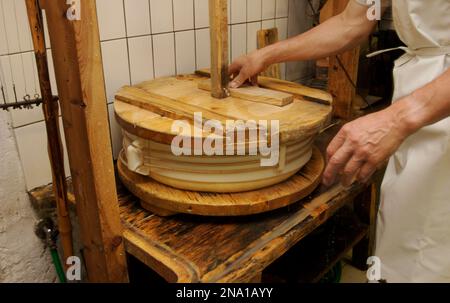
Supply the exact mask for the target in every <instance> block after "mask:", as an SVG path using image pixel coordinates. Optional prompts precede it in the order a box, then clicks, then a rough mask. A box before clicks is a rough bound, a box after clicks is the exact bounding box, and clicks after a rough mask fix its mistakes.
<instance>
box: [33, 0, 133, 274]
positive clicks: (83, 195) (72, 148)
mask: <svg viewBox="0 0 450 303" xmlns="http://www.w3.org/2000/svg"><path fill="white" fill-rule="evenodd" d="M41 4H42V7H43V9H44V10H45V12H46V16H47V23H48V28H49V35H50V40H51V46H52V53H53V61H54V66H55V74H56V82H57V85H58V91H59V96H60V100H61V111H62V118H63V124H64V131H65V134H66V136H65V137H66V142H67V147H68V155H69V162H70V170H71V173H72V180H73V187H74V194H75V198H76V201H77V203H76V206H77V213H78V220H79V223H80V233H81V240H82V243H83V247H84V249H83V253H84V259H85V262H86V267H87V274H88V279H89V281H91V282H126V281H127V280H128V276H127V268H126V259H125V250H124V244H123V238H122V225H121V222H120V218H119V204H118V199H117V193H116V186H115V178H114V166H113V159H112V152H111V143H110V133H109V123H108V112H107V104H106V94H105V90H104V76H103V68H102V57H101V51H100V40H99V32H98V23H97V13H96V6H95V0H80V9H81V20H79V21H77V20H75V21H69V20H68V19H67V18H66V11H67V10H68V8H69V6H68V5H67V4H66V0H41Z"/></svg>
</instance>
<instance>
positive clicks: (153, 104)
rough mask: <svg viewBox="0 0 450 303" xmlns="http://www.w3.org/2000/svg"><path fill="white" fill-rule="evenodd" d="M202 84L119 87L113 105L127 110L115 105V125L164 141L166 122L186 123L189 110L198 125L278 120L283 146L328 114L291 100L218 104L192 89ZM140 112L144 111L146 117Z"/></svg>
mask: <svg viewBox="0 0 450 303" xmlns="http://www.w3.org/2000/svg"><path fill="white" fill-rule="evenodd" d="M267 79H270V78H267ZM203 80H205V78H204V77H201V76H197V75H185V76H178V77H168V78H159V79H155V80H151V81H147V82H143V83H141V84H138V85H135V86H133V87H124V88H122V89H121V90H120V91H119V92H118V93H117V95H116V100H117V101H116V102H121V103H127V104H128V106H123V104H120V103H119V105H118V106H116V107H117V108H119V107H120V109H121V110H120V111H117V110H116V116H117V117H118V123H119V124H120V125H121V127H122V128H124V129H126V130H127V131H128V132H130V133H131V134H134V135H138V136H139V137H142V138H144V139H150V140H154V141H157V142H160V143H167V142H171V140H172V139H173V138H174V137H175V136H176V135H175V134H174V133H173V132H171V131H169V130H170V126H171V123H173V121H174V120H176V119H181V120H186V121H187V122H189V123H192V122H193V120H194V113H195V112H201V113H202V119H203V121H205V120H217V121H219V122H221V123H222V125H226V121H227V120H234V121H236V120H242V121H249V120H254V121H260V120H265V121H272V120H278V121H279V123H280V143H287V142H292V141H298V140H300V139H302V138H305V137H308V136H312V135H315V134H317V132H318V131H319V130H320V129H322V128H323V127H325V126H326V125H327V124H328V121H329V118H330V116H331V111H332V109H331V107H330V106H326V105H323V104H317V103H315V102H308V101H305V100H304V98H298V99H297V98H296V99H294V101H293V102H292V103H291V104H289V105H286V106H283V107H280V106H274V105H270V104H263V103H257V102H252V101H248V100H243V99H238V98H234V97H228V98H226V99H221V100H218V99H215V98H213V97H212V96H211V95H210V94H209V93H208V92H206V91H204V90H201V89H199V88H198V83H199V82H200V81H203ZM272 80H273V81H281V80H276V79H271V80H269V82H270V81H272ZM271 83H273V82H271ZM289 83H290V82H287V81H286V83H284V82H282V83H281V86H283V87H287V85H288V84H289ZM275 90H276V89H275ZM316 91H317V92H321V91H320V90H316ZM316 91H314V92H316ZM322 93H323V94H325V95H326V96H328V95H327V93H325V92H322ZM133 106H134V108H133ZM142 110H145V111H147V113H148V114H147V115H148V117H147V118H146V117H145V114H144V112H143V111H142ZM135 112H136V114H135ZM161 117H162V118H163V119H161ZM152 122H157V123H156V124H152ZM166 122H167V123H166Z"/></svg>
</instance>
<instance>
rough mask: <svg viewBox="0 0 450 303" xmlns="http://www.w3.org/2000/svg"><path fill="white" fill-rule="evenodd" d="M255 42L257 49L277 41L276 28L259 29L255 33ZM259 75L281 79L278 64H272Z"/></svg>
mask: <svg viewBox="0 0 450 303" xmlns="http://www.w3.org/2000/svg"><path fill="white" fill-rule="evenodd" d="M257 42H258V49H261V48H263V47H266V46H268V45H271V44H274V43H277V42H278V28H276V27H274V28H270V29H261V30H259V31H258V33H257ZM261 76H264V77H270V78H276V79H281V77H280V65H279V64H272V65H271V66H269V67H268V68H267V69H266V70H265V71H264V72H262V73H261Z"/></svg>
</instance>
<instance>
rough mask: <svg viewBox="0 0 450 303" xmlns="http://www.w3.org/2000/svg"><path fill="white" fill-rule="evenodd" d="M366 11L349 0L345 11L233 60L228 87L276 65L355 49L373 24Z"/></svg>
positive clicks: (374, 22)
mask: <svg viewBox="0 0 450 303" xmlns="http://www.w3.org/2000/svg"><path fill="white" fill-rule="evenodd" d="M367 9H368V7H367V6H364V5H361V4H358V3H356V2H355V1H354V0H351V1H350V2H349V4H348V5H347V7H346V9H345V10H344V12H342V13H341V14H339V15H337V16H334V17H332V18H330V19H328V20H327V21H326V22H324V23H322V24H320V25H319V26H317V27H315V28H313V29H311V30H309V31H307V32H305V33H303V34H301V35H298V36H296V37H293V38H290V39H287V40H283V41H280V42H278V43H275V44H272V45H269V46H267V47H265V48H263V49H260V50H256V51H254V52H252V53H251V54H249V55H246V56H242V57H240V58H238V59H236V60H235V61H234V62H233V63H232V64H231V66H230V68H229V71H230V74H233V75H235V77H234V80H233V81H232V82H231V84H230V87H232V88H234V87H239V86H240V85H242V84H243V83H244V82H245V81H247V80H248V79H250V78H253V80H254V77H255V76H256V75H257V74H258V73H260V72H262V71H263V70H265V69H266V68H267V67H268V66H270V65H272V64H275V63H279V62H287V61H299V60H314V59H319V58H325V57H328V56H331V55H334V54H337V53H341V52H343V51H345V50H347V49H351V48H353V47H355V46H356V45H358V44H359V43H361V42H362V40H363V39H364V38H366V37H367V36H368V35H369V34H370V33H371V31H372V30H373V28H374V26H375V24H376V21H370V20H369V19H368V18H367ZM253 82H254V81H253Z"/></svg>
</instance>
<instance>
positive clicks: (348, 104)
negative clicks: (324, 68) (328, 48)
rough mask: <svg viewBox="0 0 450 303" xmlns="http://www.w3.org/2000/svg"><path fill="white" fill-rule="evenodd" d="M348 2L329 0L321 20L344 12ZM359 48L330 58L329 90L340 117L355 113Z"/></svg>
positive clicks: (344, 0)
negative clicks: (355, 85) (353, 107)
mask: <svg viewBox="0 0 450 303" xmlns="http://www.w3.org/2000/svg"><path fill="white" fill-rule="evenodd" d="M348 2H349V0H328V1H327V3H326V4H325V6H324V7H323V8H322V10H321V12H320V22H321V23H322V22H325V21H326V20H327V19H329V18H331V17H333V16H335V15H338V14H340V13H341V12H343V11H344V10H345V8H346V6H347V4H348ZM359 50H360V48H359V47H356V48H354V49H352V50H348V51H346V52H344V53H342V54H339V55H336V56H331V57H330V58H329V68H328V91H329V92H330V93H331V95H332V96H333V98H334V114H335V115H336V116H337V117H339V118H343V119H350V118H351V117H352V114H353V110H352V104H353V101H354V99H355V95H356V88H355V87H354V86H353V84H356V82H357V78H358V65H359ZM349 77H350V79H349ZM352 82H353V84H352Z"/></svg>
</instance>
